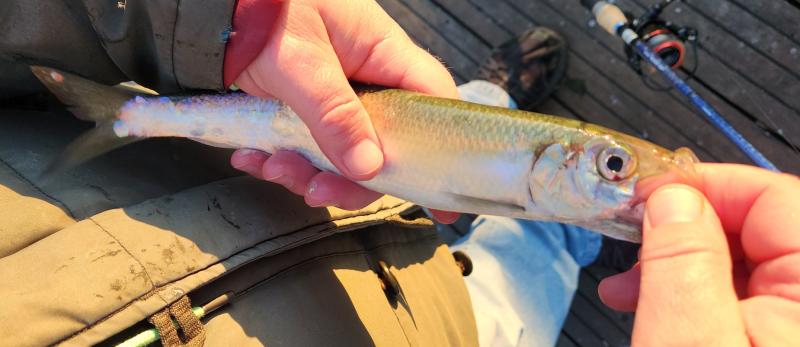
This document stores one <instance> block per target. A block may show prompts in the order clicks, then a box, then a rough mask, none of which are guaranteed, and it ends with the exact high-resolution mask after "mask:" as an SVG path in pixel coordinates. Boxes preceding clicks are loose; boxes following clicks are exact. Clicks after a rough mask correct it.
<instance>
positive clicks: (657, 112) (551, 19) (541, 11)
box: [511, 1, 744, 161]
mask: <svg viewBox="0 0 800 347" xmlns="http://www.w3.org/2000/svg"><path fill="white" fill-rule="evenodd" d="M511 3H512V4H516V5H518V7H517V8H512V10H514V11H515V13H523V14H525V15H527V16H529V17H530V20H531V21H536V24H539V25H546V26H549V27H556V28H558V29H559V31H560V32H561V33H562V34H563V35H564V36H565V37H566V38H567V40H568V41H569V42H570V47H571V49H572V52H574V53H575V54H576V55H578V56H581V57H583V58H584V60H585V61H589V59H586V57H591V61H594V62H602V63H603V65H602V71H601V70H599V69H597V68H595V71H597V72H596V73H594V74H593V75H584V76H581V77H582V78H584V79H586V80H595V79H598V80H600V79H604V78H605V79H606V80H609V81H611V82H610V83H611V84H612V85H616V86H617V88H619V90H620V91H619V92H617V93H616V94H620V95H622V94H627V95H630V96H631V97H632V98H634V99H636V100H639V101H640V104H639V105H637V106H632V105H629V104H627V103H618V105H619V106H618V107H620V108H628V111H629V112H630V110H631V108H633V107H639V108H633V110H638V111H640V112H633V113H634V115H632V116H630V117H628V120H629V121H637V122H640V123H639V124H641V125H642V127H650V131H648V133H650V134H660V136H663V135H664V134H671V135H672V136H664V138H665V140H664V141H656V142H659V143H660V144H662V145H664V146H666V147H677V146H682V145H688V144H690V143H691V142H692V141H691V140H688V141H678V140H676V139H680V138H682V137H683V138H685V136H688V137H689V138H690V139H710V142H713V143H712V145H710V146H706V147H705V148H704V149H705V150H708V151H709V152H710V153H712V154H713V156H711V157H712V158H726V157H729V154H730V153H734V152H735V147H733V145H732V144H731V143H730V142H728V141H727V140H726V139H724V138H721V137H720V136H718V135H717V134H715V133H714V131H713V130H710V129H708V128H707V127H686V126H685V125H684V124H696V123H697V122H698V121H697V117H696V116H694V115H692V114H691V113H690V111H688V109H686V108H685V107H683V106H681V105H680V104H676V103H674V102H671V101H670V100H669V99H668V98H666V97H665V94H663V93H657V92H653V91H650V90H648V89H646V88H642V87H641V82H640V81H639V77H638V76H637V75H636V74H635V73H633V72H632V71H631V70H630V69H629V68H628V67H627V65H626V64H625V63H624V60H623V57H621V55H622V54H621V52H620V53H617V54H619V56H615V55H614V54H613V53H611V52H609V49H607V48H604V47H603V46H601V45H599V44H598V43H597V42H595V40H592V39H591V38H590V37H587V34H586V33H585V32H584V30H582V29H581V28H579V27H577V25H575V24H574V23H572V22H569V21H567V22H565V21H564V20H563V19H562V18H563V16H562V15H561V14H560V13H558V12H555V11H553V10H552V9H551V6H549V5H548V3H547V2H544V1H539V2H528V1H511ZM571 4H573V2H567V3H561V2H559V3H558V4H557V6H559V7H562V8H563V7H570V6H571ZM574 4H575V5H576V6H579V4H578V2H574ZM573 11H579V12H578V13H579V14H580V15H582V16H584V15H585V16H587V18H588V13H587V12H585V10H583V9H582V8H578V7H575V8H573ZM575 16H577V15H575ZM562 25H563V26H562ZM598 30H599V29H598ZM606 35H607V34H606ZM607 36H610V35H607ZM610 39H614V38H613V37H610ZM619 47H620V43H619V42H615V50H616V51H618V52H619V51H620V48H619ZM573 60H574V59H573ZM571 65H574V64H571ZM612 76H613V79H612V78H611V77H612ZM617 81H620V83H617ZM625 82H628V83H625ZM623 91H624V92H623ZM595 92H598V93H600V92H605V88H592V89H590V90H589V93H590V94H591V93H595ZM560 96H561V94H559V97H560ZM616 99H619V98H618V97H617V98H616ZM612 103H614V98H605V100H604V105H605V106H606V107H610V106H611V104H612ZM641 104H645V105H656V106H654V107H653V106H650V107H646V108H641ZM570 105H571V106H572V105H573V104H570ZM629 107H630V108H629ZM648 111H649V112H648ZM667 114H668V115H669V117H666V116H665V115H667ZM676 120H677V121H676ZM665 121H666V122H668V123H671V124H672V127H673V128H674V129H681V131H680V132H678V131H675V130H673V131H671V132H664V131H661V129H662V128H661V126H662V125H663V124H664V122H665ZM601 124H603V123H602V122H601ZM684 128H685V129H684ZM640 129H641V128H640ZM645 129H647V128H645ZM684 134H685V135H684ZM706 143H709V141H706ZM694 148H695V149H697V148H698V147H697V146H695V147H694ZM739 160H740V161H741V160H744V159H743V156H741V155H740V156H739Z"/></svg>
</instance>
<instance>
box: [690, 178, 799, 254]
mask: <svg viewBox="0 0 800 347" xmlns="http://www.w3.org/2000/svg"><path fill="white" fill-rule="evenodd" d="M696 167H697V171H698V173H699V176H700V177H699V178H700V179H699V180H698V182H697V184H698V185H699V186H698V187H696V188H697V189H699V190H700V191H702V192H703V193H704V195H705V196H706V197H707V198H708V200H709V202H710V203H711V205H712V206H713V207H714V210H715V211H716V212H717V215H718V216H719V218H720V221H721V222H722V226H723V228H724V229H725V231H726V232H728V233H738V234H741V235H740V237H741V241H742V247H743V248H744V251H745V253H746V254H747V256H748V258H750V259H751V260H753V261H755V262H756V263H760V262H763V261H766V260H769V259H774V258H777V257H780V256H783V255H786V254H790V253H795V252H800V200H798V199H799V198H800V179H798V177H797V176H793V175H789V174H780V173H775V172H771V171H767V170H764V169H760V168H757V167H753V166H747V165H737V164H697V166H696Z"/></svg>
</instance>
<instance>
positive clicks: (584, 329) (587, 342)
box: [563, 310, 606, 346]
mask: <svg viewBox="0 0 800 347" xmlns="http://www.w3.org/2000/svg"><path fill="white" fill-rule="evenodd" d="M579 316H580V312H574V311H573V310H570V314H569V315H568V316H567V319H566V320H564V329H563V331H564V334H566V335H567V336H569V339H570V340H572V341H574V342H575V344H576V345H578V346H603V345H606V344H604V343H603V342H604V341H603V339H602V338H601V337H600V336H599V335H597V333H596V332H594V331H592V329H590V328H589V327H588V326H586V324H585V323H584V322H583V321H582V320H581V319H580V318H579Z"/></svg>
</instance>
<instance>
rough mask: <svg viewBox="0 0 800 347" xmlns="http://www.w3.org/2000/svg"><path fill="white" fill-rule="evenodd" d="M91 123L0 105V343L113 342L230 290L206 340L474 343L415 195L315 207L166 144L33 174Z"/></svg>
mask: <svg viewBox="0 0 800 347" xmlns="http://www.w3.org/2000/svg"><path fill="white" fill-rule="evenodd" d="M86 128H87V124H84V123H81V122H79V121H76V120H74V119H73V117H72V116H70V115H69V114H68V113H65V112H62V111H50V112H41V111H20V110H9V109H5V110H0V298H2V300H0V345H2V346H6V345H14V346H38V345H49V344H58V343H61V344H64V345H91V344H97V343H103V344H111V345H113V344H114V343H117V342H121V341H123V340H125V339H127V338H129V337H131V336H133V335H135V334H136V333H137V332H139V331H142V330H147V329H149V328H152V325H151V324H150V323H148V319H149V318H151V317H152V316H154V315H158V314H159V312H162V313H164V312H166V313H164V314H166V316H165V317H169V314H170V312H169V311H164V310H165V308H167V307H169V306H170V305H171V304H173V303H175V302H176V301H178V300H179V299H180V300H185V297H187V296H188V298H189V300H190V301H191V303H192V305H194V306H199V305H203V304H205V303H208V302H211V301H213V300H214V299H215V298H218V297H220V296H222V295H225V294H228V297H230V298H232V299H231V300H230V302H228V303H227V304H225V305H223V306H221V307H220V308H219V309H217V310H216V311H213V312H211V313H210V314H209V315H207V316H206V317H204V318H203V319H202V325H201V327H202V336H203V338H202V341H203V342H204V344H205V345H206V346H245V345H287V346H307V345H311V346H316V345H326V346H329V345H342V346H360V345H380V346H404V345H414V346H418V345H421V346H428V345H430V346H446V345H452V346H470V345H476V344H477V332H476V328H475V320H474V317H473V312H472V307H471V304H470V300H469V297H468V294H467V291H466V288H465V286H464V282H463V279H462V278H461V273H460V269H459V268H458V267H457V265H456V263H455V261H454V259H453V257H452V255H451V254H450V252H449V250H448V249H447V247H446V246H445V245H444V244H443V243H442V241H441V239H440V238H439V236H438V235H437V233H436V231H435V230H434V229H433V228H432V227H430V225H429V223H425V221H421V220H413V219H414V218H413V217H412V216H411V214H413V212H414V207H413V206H412V205H411V204H409V203H406V202H404V201H400V200H398V199H394V198H389V197H387V198H384V199H382V200H380V201H378V202H376V203H375V204H373V205H371V206H368V207H367V208H365V209H363V210H361V211H343V210H338V209H335V208H329V209H311V208H308V207H306V206H305V205H304V204H303V202H302V199H300V198H298V197H295V196H292V195H291V194H290V193H288V192H286V191H285V190H284V189H283V188H281V187H278V186H276V185H272V184H268V183H264V182H259V181H257V180H255V179H251V178H248V177H241V176H238V174H237V173H235V172H233V171H232V170H231V169H230V168H229V165H228V163H227V158H228V154H229V153H228V152H227V151H222V150H218V149H211V148H208V147H205V146H203V145H199V144H195V143H190V142H188V141H182V140H172V139H160V140H151V141H146V142H143V143H140V144H136V145H132V146H130V147H129V148H123V149H121V150H118V151H115V152H112V153H110V154H109V155H106V156H104V157H102V158H99V159H97V160H94V161H92V162H90V163H88V164H86V165H83V166H81V167H79V168H76V169H74V170H72V171H69V172H66V173H63V174H61V175H58V176H55V177H51V178H49V179H45V178H41V177H39V176H38V173H40V172H41V171H42V170H43V168H44V167H45V165H46V164H47V162H48V161H49V160H50V159H51V158H53V156H55V155H56V154H57V153H59V152H60V150H61V149H62V148H63V147H64V145H65V144H66V143H68V142H69V141H70V140H71V139H73V138H74V137H75V136H77V134H79V133H80V132H81V131H82V130H84V129H86ZM382 265H383V267H382ZM173 313H174V312H173ZM163 321H164V322H169V321H170V319H169V318H167V319H166V320H163ZM179 321H180V319H179ZM184 333H185V332H184ZM162 335H163V334H162ZM176 336H178V335H176ZM175 338H179V337H175ZM180 338H181V339H183V340H184V342H185V340H187V339H186V336H182V337H180ZM172 342H174V341H172Z"/></svg>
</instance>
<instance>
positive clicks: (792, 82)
mask: <svg viewBox="0 0 800 347" xmlns="http://www.w3.org/2000/svg"><path fill="white" fill-rule="evenodd" d="M654 1H657V0H637V2H636V3H637V4H638V5H649V4H651V3H653V2H654ZM629 3H631V2H630V1H628V2H626V1H621V2H620V5H625V4H629ZM700 3H703V2H695V3H694V4H695V5H694V6H699V7H702V8H701V9H700V10H703V8H704V9H705V10H710V9H711V8H713V10H714V11H719V9H720V8H722V7H724V6H722V5H723V4H725V2H721V3H720V5H721V6H710V8H709V6H707V5H708V4H705V3H704V4H700ZM673 6H674V8H672V10H670V11H666V12H665V16H664V18H666V19H670V20H673V21H675V22H676V23H681V24H689V25H692V26H694V27H696V28H697V29H698V31H699V32H700V39H699V41H700V44H701V48H700V50H699V52H698V53H699V54H698V55H699V56H700V66H699V69H698V76H699V77H700V78H702V79H709V78H711V77H721V76H723V75H724V76H739V77H737V78H736V79H735V80H731V81H730V82H732V83H723V84H719V85H717V84H715V85H714V86H715V87H717V86H718V88H719V90H720V91H721V92H723V93H726V94H730V96H729V99H730V100H741V101H740V102H739V103H738V104H739V106H740V107H741V108H743V109H745V110H747V111H748V113H749V114H750V115H752V116H753V117H755V118H757V119H759V120H761V121H762V122H764V123H765V124H767V125H768V126H770V127H775V128H783V129H784V133H785V134H786V136H787V138H789V139H790V140H791V141H792V142H793V143H795V144H797V145H800V122H798V119H800V117H798V115H799V113H798V110H800V98H798V97H797V95H800V75H798V63H800V56H796V57H795V59H792V60H794V61H793V62H790V63H791V65H786V62H783V64H779V63H780V62H777V61H775V59H771V58H770V57H769V56H767V55H765V53H764V51H757V50H755V49H754V47H753V45H750V44H746V43H745V42H743V41H742V40H740V39H739V38H737V37H735V36H733V35H732V33H733V32H731V31H728V30H731V29H734V28H730V27H729V28H721V27H720V26H719V25H727V26H739V25H740V24H742V23H745V24H750V25H755V24H759V23H760V22H759V21H757V20H756V19H755V18H754V17H752V16H751V15H749V14H748V13H746V12H744V11H743V10H739V11H733V10H731V11H728V12H729V13H733V12H735V15H737V17H736V18H731V15H730V14H726V15H724V17H723V18H722V19H723V20H724V22H723V23H715V22H714V19H712V18H709V17H708V16H707V15H706V14H702V13H699V12H698V11H700V10H698V9H695V8H694V7H692V6H693V5H691V4H690V5H686V4H676V5H673ZM728 7H730V8H731V9H734V8H736V9H738V7H737V6H734V5H729V6H728ZM678 10H680V11H678ZM676 11H678V12H677V13H676ZM720 16H722V15H720ZM734 20H736V23H730V22H731V21H734ZM740 20H741V22H740ZM753 22H754V23H753ZM760 27H761V28H766V27H765V26H763V25H761V26H760ZM742 30H745V31H748V32H750V31H755V30H756V29H755V28H741V29H740V30H739V31H742ZM758 30H762V31H764V30H765V29H758ZM770 30H772V29H770ZM733 34H737V33H733ZM740 36H741V35H740ZM758 37H759V38H758V39H753V40H758V42H772V43H770V44H769V45H770V47H767V48H768V49H772V46H771V45H772V44H773V43H774V44H775V45H776V46H775V47H778V43H779V41H787V40H788V39H786V38H785V37H784V36H782V35H781V34H779V33H777V32H775V31H774V30H772V31H771V32H762V33H760V34H759V36H758ZM782 39H783V40H782ZM787 45H790V46H794V44H793V43H787V42H782V43H780V47H782V48H786V46H787ZM763 48H764V47H760V48H759V49H763ZM775 49H778V48H775ZM785 50H786V51H787V54H788V51H789V48H786V49H785ZM726 57H730V58H726ZM720 65H722V66H720ZM726 67H727V70H728V72H727V73H724V74H722V73H720V71H717V70H723V69H725V68H726Z"/></svg>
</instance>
